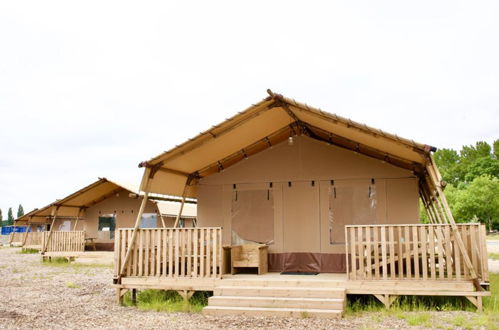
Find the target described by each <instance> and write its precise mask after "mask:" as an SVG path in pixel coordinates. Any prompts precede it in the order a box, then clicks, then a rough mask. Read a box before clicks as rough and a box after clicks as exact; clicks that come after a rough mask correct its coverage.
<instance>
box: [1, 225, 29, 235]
mask: <svg viewBox="0 0 499 330" xmlns="http://www.w3.org/2000/svg"><path fill="white" fill-rule="evenodd" d="M27 230H29V231H31V228H30V227H27V226H5V227H2V235H10V233H25V232H26V231H27Z"/></svg>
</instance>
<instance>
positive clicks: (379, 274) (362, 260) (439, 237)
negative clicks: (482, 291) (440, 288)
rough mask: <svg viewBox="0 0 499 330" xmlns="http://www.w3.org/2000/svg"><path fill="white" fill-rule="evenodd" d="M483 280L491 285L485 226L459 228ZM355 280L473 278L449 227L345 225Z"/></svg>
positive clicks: (350, 270)
mask: <svg viewBox="0 0 499 330" xmlns="http://www.w3.org/2000/svg"><path fill="white" fill-rule="evenodd" d="M457 227H458V231H459V232H460V233H461V237H462V239H463V242H464V246H465V248H466V251H467V252H468V256H469V258H470V260H471V262H472V264H473V268H474V269H475V271H476V272H477V274H478V277H479V280H480V281H484V282H488V280H489V273H488V265H487V262H488V261H487V247H486V240H485V226H484V225H481V224H475V223H473V224H458V225H457ZM345 235H346V237H345V238H346V240H345V242H346V243H345V244H346V254H347V274H348V278H349V279H351V280H393V279H424V280H426V279H431V280H437V279H439V280H442V279H444V280H461V279H470V278H471V274H470V270H469V268H468V267H467V265H466V263H465V262H464V257H463V254H462V253H461V250H460V249H459V247H458V245H457V243H456V238H455V233H454V232H453V230H452V228H451V226H450V225H443V224H414V225H365V226H345Z"/></svg>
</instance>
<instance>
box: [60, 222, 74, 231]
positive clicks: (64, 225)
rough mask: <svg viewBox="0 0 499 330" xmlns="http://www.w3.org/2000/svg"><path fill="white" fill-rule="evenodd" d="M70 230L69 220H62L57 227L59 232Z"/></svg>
mask: <svg viewBox="0 0 499 330" xmlns="http://www.w3.org/2000/svg"><path fill="white" fill-rule="evenodd" d="M70 230H71V220H64V221H63V222H62V223H61V225H60V226H59V231H70Z"/></svg>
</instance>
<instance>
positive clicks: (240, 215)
mask: <svg viewBox="0 0 499 330" xmlns="http://www.w3.org/2000/svg"><path fill="white" fill-rule="evenodd" d="M250 242H256V243H262V244H273V243H274V197H273V194H272V190H270V189H265V190H245V191H237V190H235V191H234V192H233V194H232V244H233V245H238V244H244V243H250Z"/></svg>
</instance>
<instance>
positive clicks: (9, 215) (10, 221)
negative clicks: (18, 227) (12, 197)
mask: <svg viewBox="0 0 499 330" xmlns="http://www.w3.org/2000/svg"><path fill="white" fill-rule="evenodd" d="M13 224H14V214H13V213H12V207H9V211H8V212H7V226H12V225H13Z"/></svg>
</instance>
